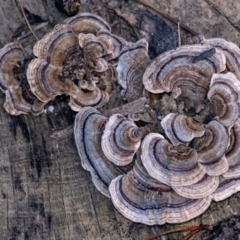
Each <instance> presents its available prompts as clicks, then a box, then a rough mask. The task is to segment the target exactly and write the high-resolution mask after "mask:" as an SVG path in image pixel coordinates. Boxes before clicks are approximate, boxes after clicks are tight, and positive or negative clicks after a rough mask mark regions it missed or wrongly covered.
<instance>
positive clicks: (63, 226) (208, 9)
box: [0, 0, 240, 240]
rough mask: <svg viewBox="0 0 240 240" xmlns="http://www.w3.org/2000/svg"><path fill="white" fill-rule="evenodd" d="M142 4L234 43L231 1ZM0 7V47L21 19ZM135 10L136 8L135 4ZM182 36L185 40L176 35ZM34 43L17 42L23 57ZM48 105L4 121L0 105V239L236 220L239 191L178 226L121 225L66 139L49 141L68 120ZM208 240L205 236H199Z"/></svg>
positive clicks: (238, 4)
mask: <svg viewBox="0 0 240 240" xmlns="http://www.w3.org/2000/svg"><path fill="white" fill-rule="evenodd" d="M22 2H23V5H24V7H25V8H26V9H28V11H30V12H31V13H34V14H37V15H38V16H40V17H41V18H42V19H43V20H45V21H48V15H47V13H46V11H45V10H44V8H43V6H42V1H41V0H37V1H35V0H22ZM98 2H100V1H84V0H83V1H81V3H83V5H82V6H81V8H80V11H92V12H95V13H101V14H102V17H106V16H107V13H106V11H102V10H101V7H99V6H98V5H97V3H98ZM105 2H106V1H105ZM110 2H111V4H114V3H118V2H119V1H110ZM149 2H151V3H152V4H155V7H156V8H157V9H161V10H162V11H165V12H166V13H168V14H169V15H170V16H172V17H176V18H178V19H179V20H181V21H183V22H184V23H185V24H187V25H189V27H191V28H192V29H193V30H195V31H197V32H198V33H200V34H203V35H205V36H206V37H224V38H226V39H228V40H231V41H233V42H235V43H237V44H240V33H239V29H240V15H239V14H238V13H239V11H240V1H239V0H229V1H224V0H211V2H212V3H214V4H215V5H216V6H217V7H218V8H219V11H217V10H216V8H214V7H213V6H212V5H211V4H210V0H209V1H202V0H196V1H195V0H170V1H169V0H157V1H155V0H151V1H149ZM0 3H1V5H0V19H1V27H0V46H1V47H3V45H4V44H5V43H7V42H9V41H10V40H11V37H12V35H13V34H14V33H15V32H16V30H17V29H18V28H19V27H21V26H23V25H25V22H24V19H23V17H22V15H21V14H20V12H19V6H18V5H17V4H16V3H17V0H16V1H14V0H7V1H6V0H1V1H0ZM47 4H48V7H49V10H50V12H51V13H52V14H53V15H54V17H55V18H56V20H57V22H59V23H60V22H62V20H63V19H64V18H65V16H64V15H62V14H60V13H59V12H58V11H57V10H56V9H55V6H54V1H53V0H48V1H47ZM98 7H99V8H98ZM139 7H141V8H142V9H144V7H142V6H141V5H139ZM94 8H95V10H94ZM96 9H97V10H96ZM153 13H154V12H153ZM154 14H156V13H154ZM116 19H117V20H118V21H121V23H122V24H123V27H124V26H125V27H126V26H128V24H127V23H125V22H124V21H123V20H120V19H119V18H117V16H116ZM107 20H108V19H107ZM124 24H125V25H124ZM172 26H173V27H174V28H176V26H174V25H172ZM128 27H129V26H128ZM116 28H117V26H116ZM129 28H130V27H129ZM50 29H51V26H50V25H48V26H47V27H45V28H43V29H42V30H41V31H39V32H37V35H38V36H39V37H41V36H42V35H43V34H44V33H45V32H47V31H49V30H50ZM136 30H137V31H138V29H137V26H136ZM116 31H118V30H116ZM124 32H125V31H123V34H124ZM182 34H183V36H187V35H189V36H190V34H186V33H185V32H184V31H182ZM127 35H128V37H132V36H131V35H129V34H127ZM135 37H136V36H135ZM34 41H35V39H34V38H33V37H32V36H30V37H28V38H25V39H23V40H22V43H23V45H24V46H25V47H26V49H27V51H28V50H29V54H30V53H31V47H32V45H33V43H34ZM3 101H4V94H2V93H0V106H2V104H3ZM50 105H51V106H53V107H54V111H53V112H51V111H49V110H52V109H51V108H47V110H46V113H45V114H43V115H42V116H40V117H33V116H19V117H12V116H9V115H8V114H7V113H6V112H5V111H4V109H3V108H0V128H1V133H0V136H1V138H0V146H1V147H0V151H1V154H0V186H1V189H0V205H1V208H0V239H3V240H5V239H9V240H10V239H11V240H15V239H16V240H17V239H25V240H27V239H34V240H39V239H54V240H58V239H65V240H67V239H69V240H70V239H71V240H78V239H82V240H91V239H96V240H98V239H99V240H100V239H102V240H105V239H111V240H115V239H116V240H117V239H124V240H128V239H129V240H130V239H144V238H146V237H147V236H149V235H150V234H153V233H156V232H158V231H162V230H168V229H174V228H176V227H179V226H191V225H196V224H216V223H218V222H219V221H222V220H224V219H226V218H231V217H233V216H235V215H240V201H239V198H240V194H235V195H234V196H233V197H231V198H229V199H227V200H226V201H223V202H221V203H218V204H216V203H213V204H212V205H211V207H210V208H209V210H208V211H207V212H206V213H204V214H203V215H202V216H200V217H199V218H196V219H194V220H192V221H190V222H188V223H186V224H181V225H169V224H166V225H164V226H152V227H149V226H144V225H142V224H136V223H132V222H130V221H128V220H126V219H125V218H124V217H122V216H121V215H120V214H119V213H118V212H117V211H116V210H115V209H114V207H113V205H112V203H111V201H110V200H109V199H107V198H106V197H104V196H103V195H101V194H100V193H99V192H98V191H97V190H96V188H95V187H94V186H93V184H92V182H91V178H90V174H89V173H88V172H86V171H84V170H83V169H82V167H81V165H80V160H79V157H78V154H77V150H76V147H75V144H74V141H73V139H71V140H68V141H65V142H64V141H62V142H56V141H55V140H54V139H51V138H50V135H51V130H52V129H53V128H58V127H63V126H67V125H68V124H71V123H72V122H73V118H74V114H72V113H71V112H70V111H69V109H68V108H67V107H66V104H65V103H64V102H63V100H62V99H61V98H60V99H58V101H55V102H52V103H50ZM180 236H181V234H173V235H171V236H170V237H169V238H164V239H179V238H180ZM208 237H209V236H205V238H206V239H207V238H208ZM200 238H201V239H203V238H202V237H199V239H200ZM195 239H198V238H197V237H196V238H195Z"/></svg>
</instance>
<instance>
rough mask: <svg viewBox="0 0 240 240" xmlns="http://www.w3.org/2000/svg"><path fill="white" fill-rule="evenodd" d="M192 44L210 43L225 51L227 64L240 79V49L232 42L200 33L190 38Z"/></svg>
mask: <svg viewBox="0 0 240 240" xmlns="http://www.w3.org/2000/svg"><path fill="white" fill-rule="evenodd" d="M190 43H191V44H208V45H210V46H212V47H215V48H216V49H219V50H221V51H222V52H223V54H224V55H225V57H226V65H227V68H228V70H229V71H230V72H232V73H234V74H235V75H236V76H237V78H238V79H240V49H239V47H238V46H237V45H236V44H235V43H232V42H229V41H226V40H225V39H222V38H210V39H206V38H205V37H203V36H201V35H199V36H196V37H193V38H192V39H190Z"/></svg>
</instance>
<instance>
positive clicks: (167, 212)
mask: <svg viewBox="0 0 240 240" xmlns="http://www.w3.org/2000/svg"><path fill="white" fill-rule="evenodd" d="M109 192H110V194H111V199H112V202H113V204H114V206H115V207H116V208H117V210H118V211H119V212H120V213H121V214H123V215H124V216H125V217H126V218H128V219H130V220H131V221H133V222H140V223H144V224H148V225H154V224H165V223H180V222H185V221H188V220H190V219H192V218H195V217H197V216H199V215H200V214H202V213H203V212H204V211H205V210H206V209H207V208H208V207H209V205H210V203H211V198H210V197H206V198H201V199H188V198H184V197H182V196H179V195H178V194H177V193H176V192H175V191H173V189H172V188H171V187H169V186H167V185H165V184H163V183H161V182H158V181H157V180H155V179H153V178H152V177H150V176H149V174H148V173H147V172H146V170H145V169H144V167H143V166H142V164H141V163H139V161H137V162H136V163H135V165H134V167H133V169H132V170H131V171H130V172H128V173H127V174H126V175H124V176H119V177H117V178H115V179H114V180H113V181H112V182H111V184H110V186H109Z"/></svg>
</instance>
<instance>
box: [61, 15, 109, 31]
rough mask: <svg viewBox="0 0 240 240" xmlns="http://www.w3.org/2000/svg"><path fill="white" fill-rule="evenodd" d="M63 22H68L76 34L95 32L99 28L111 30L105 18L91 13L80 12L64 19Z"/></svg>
mask: <svg viewBox="0 0 240 240" xmlns="http://www.w3.org/2000/svg"><path fill="white" fill-rule="evenodd" d="M64 23H66V24H69V25H70V26H71V28H72V30H73V31H74V32H75V33H76V34H79V33H93V34H96V33H97V32H98V31H99V30H107V31H109V32H110V31H111V27H110V26H109V24H108V23H107V22H106V21H105V20H103V19H102V18H101V17H99V16H97V15H95V14H91V13H80V14H78V15H76V16H74V17H71V18H68V19H66V20H65V21H64Z"/></svg>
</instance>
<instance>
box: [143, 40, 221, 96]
mask: <svg viewBox="0 0 240 240" xmlns="http://www.w3.org/2000/svg"><path fill="white" fill-rule="evenodd" d="M210 48H211V46H208V45H193V46H181V47H178V48H177V49H176V50H171V51H168V52H165V53H163V54H162V55H160V56H158V57H157V58H156V59H154V61H152V63H151V64H150V65H149V66H148V67H147V69H146V71H145V73H144V75H143V84H144V86H145V88H146V89H147V90H148V91H149V92H152V93H162V92H171V91H173V90H175V91H176V90H177V89H178V88H180V92H179V91H178V92H179V93H178V94H177V95H176V97H175V98H177V97H178V96H179V94H180V93H181V90H182V89H181V87H180V85H181V84H182V85H188V84H189V83H192V84H193V85H194V86H196V89H198V88H200V89H203V90H205V91H207V90H208V85H209V79H210V78H211V76H212V74H213V73H219V72H222V71H223V70H224V69H225V56H224V54H223V53H222V52H221V51H218V50H217V51H216V53H215V54H213V55H212V56H210V57H208V58H206V59H204V60H202V61H198V62H196V63H192V59H193V58H194V57H196V56H198V55H199V54H201V53H202V52H204V51H206V50H208V49H210Z"/></svg>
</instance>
